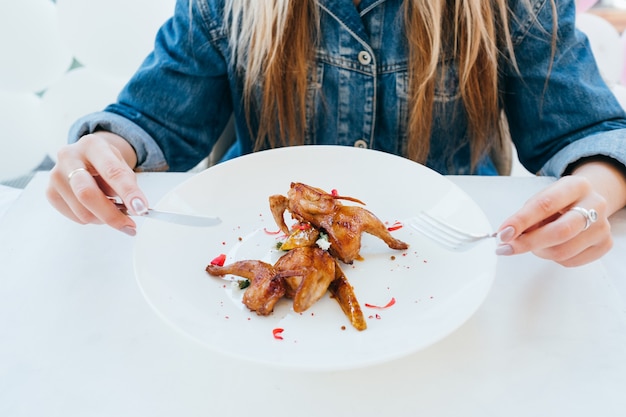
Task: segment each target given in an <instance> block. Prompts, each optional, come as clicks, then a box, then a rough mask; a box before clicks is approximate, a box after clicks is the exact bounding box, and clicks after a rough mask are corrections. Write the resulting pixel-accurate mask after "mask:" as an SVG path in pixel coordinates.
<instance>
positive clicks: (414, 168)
mask: <svg viewBox="0 0 626 417" xmlns="http://www.w3.org/2000/svg"><path fill="white" fill-rule="evenodd" d="M292 181H296V182H303V183H306V184H309V185H312V186H315V187H319V188H322V189H324V190H326V191H328V192H330V191H331V190H333V189H336V190H337V191H338V192H339V194H341V195H347V196H352V197H355V198H358V199H360V200H361V201H363V202H364V203H366V208H367V209H369V210H370V211H372V212H373V213H374V214H375V215H376V216H377V217H378V218H380V219H381V220H382V221H383V222H388V223H389V224H390V225H391V224H393V223H394V222H395V221H397V220H402V219H407V218H409V217H411V216H413V215H415V214H417V213H418V212H419V211H420V210H428V211H430V212H434V213H437V214H438V215H439V216H440V217H442V218H444V219H447V220H449V221H450V222H452V223H454V224H455V225H457V226H458V227H462V228H465V229H468V230H469V231H475V232H480V231H487V230H491V226H490V224H489V222H488V221H487V219H486V217H485V215H484V213H483V212H482V211H481V209H480V208H479V207H478V206H477V205H476V204H475V203H474V202H473V201H472V200H471V199H470V198H469V196H467V195H466V194H465V193H464V192H463V191H461V190H460V189H459V188H458V187H457V186H456V185H454V184H453V183H451V182H450V181H449V180H447V179H446V178H445V177H443V176H441V175H439V174H437V173H436V172H434V171H432V170H430V169H428V168H425V167H424V166H422V165H419V164H416V163H414V162H411V161H409V160H407V159H404V158H400V157H397V156H393V155H389V154H386V153H382V152H377V151H371V150H364V149H357V148H349V147H338V146H337V147H335V146H303V147H291V148H282V149H277V150H271V151H265V152H258V153H255V154H251V155H247V156H243V157H241V158H237V159H234V160H232V161H229V162H225V163H222V164H219V165H217V166H214V167H212V168H209V169H208V170H206V171H204V172H202V173H200V174H198V175H196V176H194V177H192V178H190V179H189V180H187V181H186V182H184V183H183V184H181V185H180V186H178V187H177V188H176V189H174V190H173V191H171V192H170V193H169V194H167V195H166V196H165V197H164V198H163V200H161V202H160V203H159V204H158V205H157V206H156V207H157V208H160V209H167V210H176V211H180V212H185V213H193V214H205V215H211V216H219V217H221V218H222V220H223V223H222V224H220V225H219V226H216V227H212V228H193V227H188V226H179V225H174V224H168V223H163V222H158V221H151V220H150V219H146V221H145V222H144V224H143V225H142V228H141V230H140V233H139V234H138V237H137V242H136V248H135V268H136V275H137V279H138V282H139V286H140V287H141V289H142V291H143V293H144V295H145V297H146V299H147V300H148V302H149V303H150V304H151V305H152V307H154V309H155V310H156V312H157V313H158V314H159V315H160V316H161V317H162V318H163V319H164V320H165V321H166V322H168V323H169V324H171V325H172V326H174V327H175V328H176V329H178V330H180V331H181V332H183V333H184V334H186V335H188V336H190V337H192V338H193V339H195V340H197V341H198V342H200V343H202V344H204V345H206V346H207V347H209V348H211V349H214V350H216V351H218V352H221V353H224V354H228V355H233V356H235V357H239V358H242V359H246V360H251V361H255V362H259V363H263V364H267V365H272V366H281V367H287V368H290V369H300V370H339V369H350V368H358V367H365V366H369V365H373V364H378V363H381V362H384V361H389V360H392V359H397V358H400V357H402V356H405V355H408V354H411V353H413V352H416V351H418V350H420V349H423V348H425V347H427V346H429V345H431V344H433V343H435V342H437V341H439V340H441V339H443V338H444V337H446V336H447V335H449V334H450V333H451V332H453V331H454V330H455V329H457V328H458V327H460V326H461V325H462V324H463V323H464V322H465V321H466V320H467V319H468V318H469V317H470V316H471V315H472V314H473V313H474V312H475V311H476V310H477V309H478V307H479V306H480V305H481V303H482V302H483V300H484V299H485V297H486V295H487V293H488V291H489V289H490V287H491V284H492V281H493V278H494V275H495V267H496V257H495V255H494V242H493V241H485V242H483V243H481V244H480V245H478V246H476V247H475V248H473V249H472V250H470V251H468V252H463V253H456V252H449V251H447V250H445V249H442V248H441V247H439V246H438V245H436V244H433V243H432V242H431V241H429V240H427V239H426V238H423V237H422V236H421V235H419V234H418V233H417V232H416V231H414V230H413V229H411V228H410V227H408V226H405V227H403V228H401V229H399V230H396V231H394V232H392V233H393V234H394V236H395V237H397V238H399V239H401V240H404V241H405V242H407V243H409V244H410V248H409V249H408V250H406V251H394V250H391V249H389V248H388V247H387V246H386V245H385V244H384V243H383V242H382V241H380V240H378V239H377V238H374V237H372V236H370V235H364V239H363V246H362V250H361V254H362V255H363V257H364V260H363V261H355V263H354V264H353V265H344V268H343V270H344V272H345V274H346V276H347V277H348V279H349V281H350V282H351V283H352V285H353V287H354V290H355V293H356V295H357V297H358V299H359V301H360V304H361V307H362V308H363V311H364V314H365V316H366V317H367V325H368V328H367V330H364V331H361V332H359V331H357V330H355V329H354V328H353V327H352V326H351V325H350V323H349V321H348V320H347V318H346V317H345V316H344V314H343V312H342V311H341V309H340V307H339V305H338V304H337V303H336V301H335V300H333V299H331V298H330V297H325V298H323V299H322V300H320V301H319V302H318V303H316V304H315V305H314V306H313V307H312V308H310V309H309V310H307V311H306V312H305V313H302V314H298V313H295V312H294V311H293V310H292V309H291V303H290V300H287V299H284V300H281V301H280V302H279V303H278V304H277V307H276V309H275V310H274V312H273V314H272V315H270V316H266V317H261V316H257V315H256V314H255V313H253V312H250V311H249V310H248V309H247V308H246V307H245V306H244V305H243V304H242V303H241V296H242V294H243V292H242V291H241V290H239V289H238V288H237V286H236V285H234V284H233V283H232V282H231V281H228V280H225V279H219V278H215V277H211V276H209V275H208V274H207V273H206V272H205V267H206V265H207V264H208V263H210V262H211V260H212V259H213V258H215V257H216V256H218V255H219V254H222V253H224V254H227V256H228V257H227V261H226V262H227V263H229V262H232V261H235V260H240V259H261V260H265V261H270V262H271V261H272V260H273V259H275V258H276V257H277V256H278V255H277V253H276V250H275V243H276V235H271V234H268V233H265V231H264V230H268V231H275V230H277V229H278V228H277V226H276V224H275V223H274V221H273V219H272V216H271V212H270V209H269V204H268V197H269V196H270V195H273V194H283V195H286V193H287V191H288V190H289V186H290V184H291V182H292ZM344 204H349V203H348V202H346V203H344ZM350 204H351V203H350ZM231 278H233V277H231ZM392 298H393V299H395V301H396V303H395V304H394V305H393V306H391V307H389V308H386V309H372V308H367V307H365V304H366V303H367V304H372V305H378V306H384V305H386V304H387V303H388V302H389V301H390V300H391V299H392ZM276 328H282V329H284V331H283V333H282V337H283V339H282V340H279V339H276V338H275V337H274V335H273V329H276Z"/></svg>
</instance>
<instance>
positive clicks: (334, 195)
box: [330, 188, 339, 197]
mask: <svg viewBox="0 0 626 417" xmlns="http://www.w3.org/2000/svg"><path fill="white" fill-rule="evenodd" d="M330 194H331V195H332V196H333V197H337V196H338V195H339V191H337V190H335V189H334V188H333V189H332V190H330Z"/></svg>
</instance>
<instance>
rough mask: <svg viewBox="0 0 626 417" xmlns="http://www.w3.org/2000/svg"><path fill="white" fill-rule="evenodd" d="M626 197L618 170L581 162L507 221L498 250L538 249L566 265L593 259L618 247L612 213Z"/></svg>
mask: <svg viewBox="0 0 626 417" xmlns="http://www.w3.org/2000/svg"><path fill="white" fill-rule="evenodd" d="M624 200H626V179H625V178H624V175H623V174H622V172H621V171H620V170H619V169H617V168H616V167H614V166H612V165H611V164H606V163H604V162H590V163H588V164H584V165H581V166H580V167H579V168H577V169H576V170H575V171H574V175H569V176H565V177H563V178H561V179H559V180H558V181H557V182H555V183H554V184H552V185H550V186H549V187H548V188H546V189H545V190H543V191H541V192H539V193H538V194H536V195H534V196H533V197H531V198H530V199H529V200H528V201H527V202H526V203H525V204H524V206H523V207H522V208H521V209H520V210H519V211H517V212H516V213H515V214H513V215H512V216H511V217H509V218H508V219H506V220H505V221H504V222H503V223H502V225H501V226H500V228H499V229H498V232H499V239H500V244H499V246H498V248H497V250H496V253H497V254H499V255H514V254H520V253H525V252H533V253H534V254H535V255H537V256H539V257H540V258H544V259H550V260H554V261H555V262H558V263H559V264H561V265H564V266H567V267H573V266H579V265H583V264H586V263H589V262H592V261H594V260H596V259H598V258H600V257H601V256H603V255H604V254H605V253H607V252H608V251H609V250H610V249H611V247H612V246H613V238H612V236H611V225H610V223H609V220H608V217H609V216H610V215H611V214H613V212H615V211H616V210H618V209H620V208H621V207H623V206H624ZM579 208H580V209H579ZM581 209H582V210H581ZM592 210H593V211H592ZM589 216H591V217H589Z"/></svg>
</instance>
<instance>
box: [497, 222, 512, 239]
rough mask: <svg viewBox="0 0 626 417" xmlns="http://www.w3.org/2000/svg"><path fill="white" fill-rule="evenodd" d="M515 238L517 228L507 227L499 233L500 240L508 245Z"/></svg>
mask: <svg viewBox="0 0 626 417" xmlns="http://www.w3.org/2000/svg"><path fill="white" fill-rule="evenodd" d="M513 236H515V228H514V227H513V226H507V227H505V228H504V229H502V230H501V231H500V233H498V240H499V241H500V242H503V243H506V242H509V241H510V240H511V239H513Z"/></svg>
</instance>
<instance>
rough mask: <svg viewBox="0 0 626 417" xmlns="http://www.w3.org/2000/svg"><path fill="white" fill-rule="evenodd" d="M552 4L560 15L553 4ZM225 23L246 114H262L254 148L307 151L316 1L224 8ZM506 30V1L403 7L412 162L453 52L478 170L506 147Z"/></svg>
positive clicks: (251, 1)
mask: <svg viewBox="0 0 626 417" xmlns="http://www.w3.org/2000/svg"><path fill="white" fill-rule="evenodd" d="M551 4H552V7H553V11H554V8H555V3H554V0H551ZM529 11H530V8H529ZM554 16H555V19H556V13H554ZM226 22H230V25H231V27H230V45H231V47H232V49H231V50H232V51H233V57H232V58H233V59H235V61H236V62H237V65H238V70H240V71H242V74H243V77H244V100H245V106H246V109H245V110H246V114H247V115H248V118H249V116H250V114H251V113H250V112H251V111H253V110H254V111H256V112H258V114H259V119H258V123H259V126H258V130H257V142H256V148H257V149H260V148H262V147H263V146H270V147H276V146H283V145H293V144H299V143H301V141H302V140H303V139H302V138H304V131H305V129H306V126H305V124H306V117H305V116H306V115H305V110H306V109H305V105H306V92H307V83H308V74H309V66H310V64H311V62H313V58H314V51H315V43H316V40H317V33H318V31H319V11H318V8H317V6H316V4H315V1H314V0H226ZM508 22H509V9H508V5H507V0H455V1H451V0H405V2H404V27H405V33H406V37H407V41H408V49H409V52H408V53H409V65H408V68H409V120H408V132H407V137H408V138H409V139H408V141H409V143H408V148H407V152H408V155H406V156H407V157H408V158H410V159H412V160H414V161H417V162H421V163H424V162H425V161H426V159H427V157H428V153H429V149H430V136H431V129H432V118H433V106H434V99H435V86H436V85H437V82H438V81H439V80H440V77H441V74H440V73H439V71H438V69H439V65H440V62H441V59H442V58H443V55H444V48H448V49H450V48H451V53H452V54H453V57H454V61H455V62H456V63H457V71H458V74H459V92H460V96H461V99H462V102H463V105H464V110H465V112H466V114H467V120H468V136H469V139H470V147H471V163H472V166H475V165H476V163H477V162H478V161H479V160H480V159H481V158H482V157H483V156H484V155H485V153H486V152H488V151H489V150H490V148H492V147H493V146H498V142H500V141H502V140H503V137H504V135H505V134H506V132H504V128H503V126H505V125H506V124H505V123H503V122H502V121H503V117H502V112H501V109H500V97H499V90H498V76H499V71H501V68H500V66H501V63H502V61H503V59H505V60H508V62H509V63H510V64H512V65H513V66H514V67H515V68H516V63H515V56H514V54H513V42H512V39H511V34H510V30H509V24H508ZM553 25H554V26H555V27H556V20H555V21H553ZM553 42H554V40H553ZM259 91H260V94H259Z"/></svg>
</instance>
